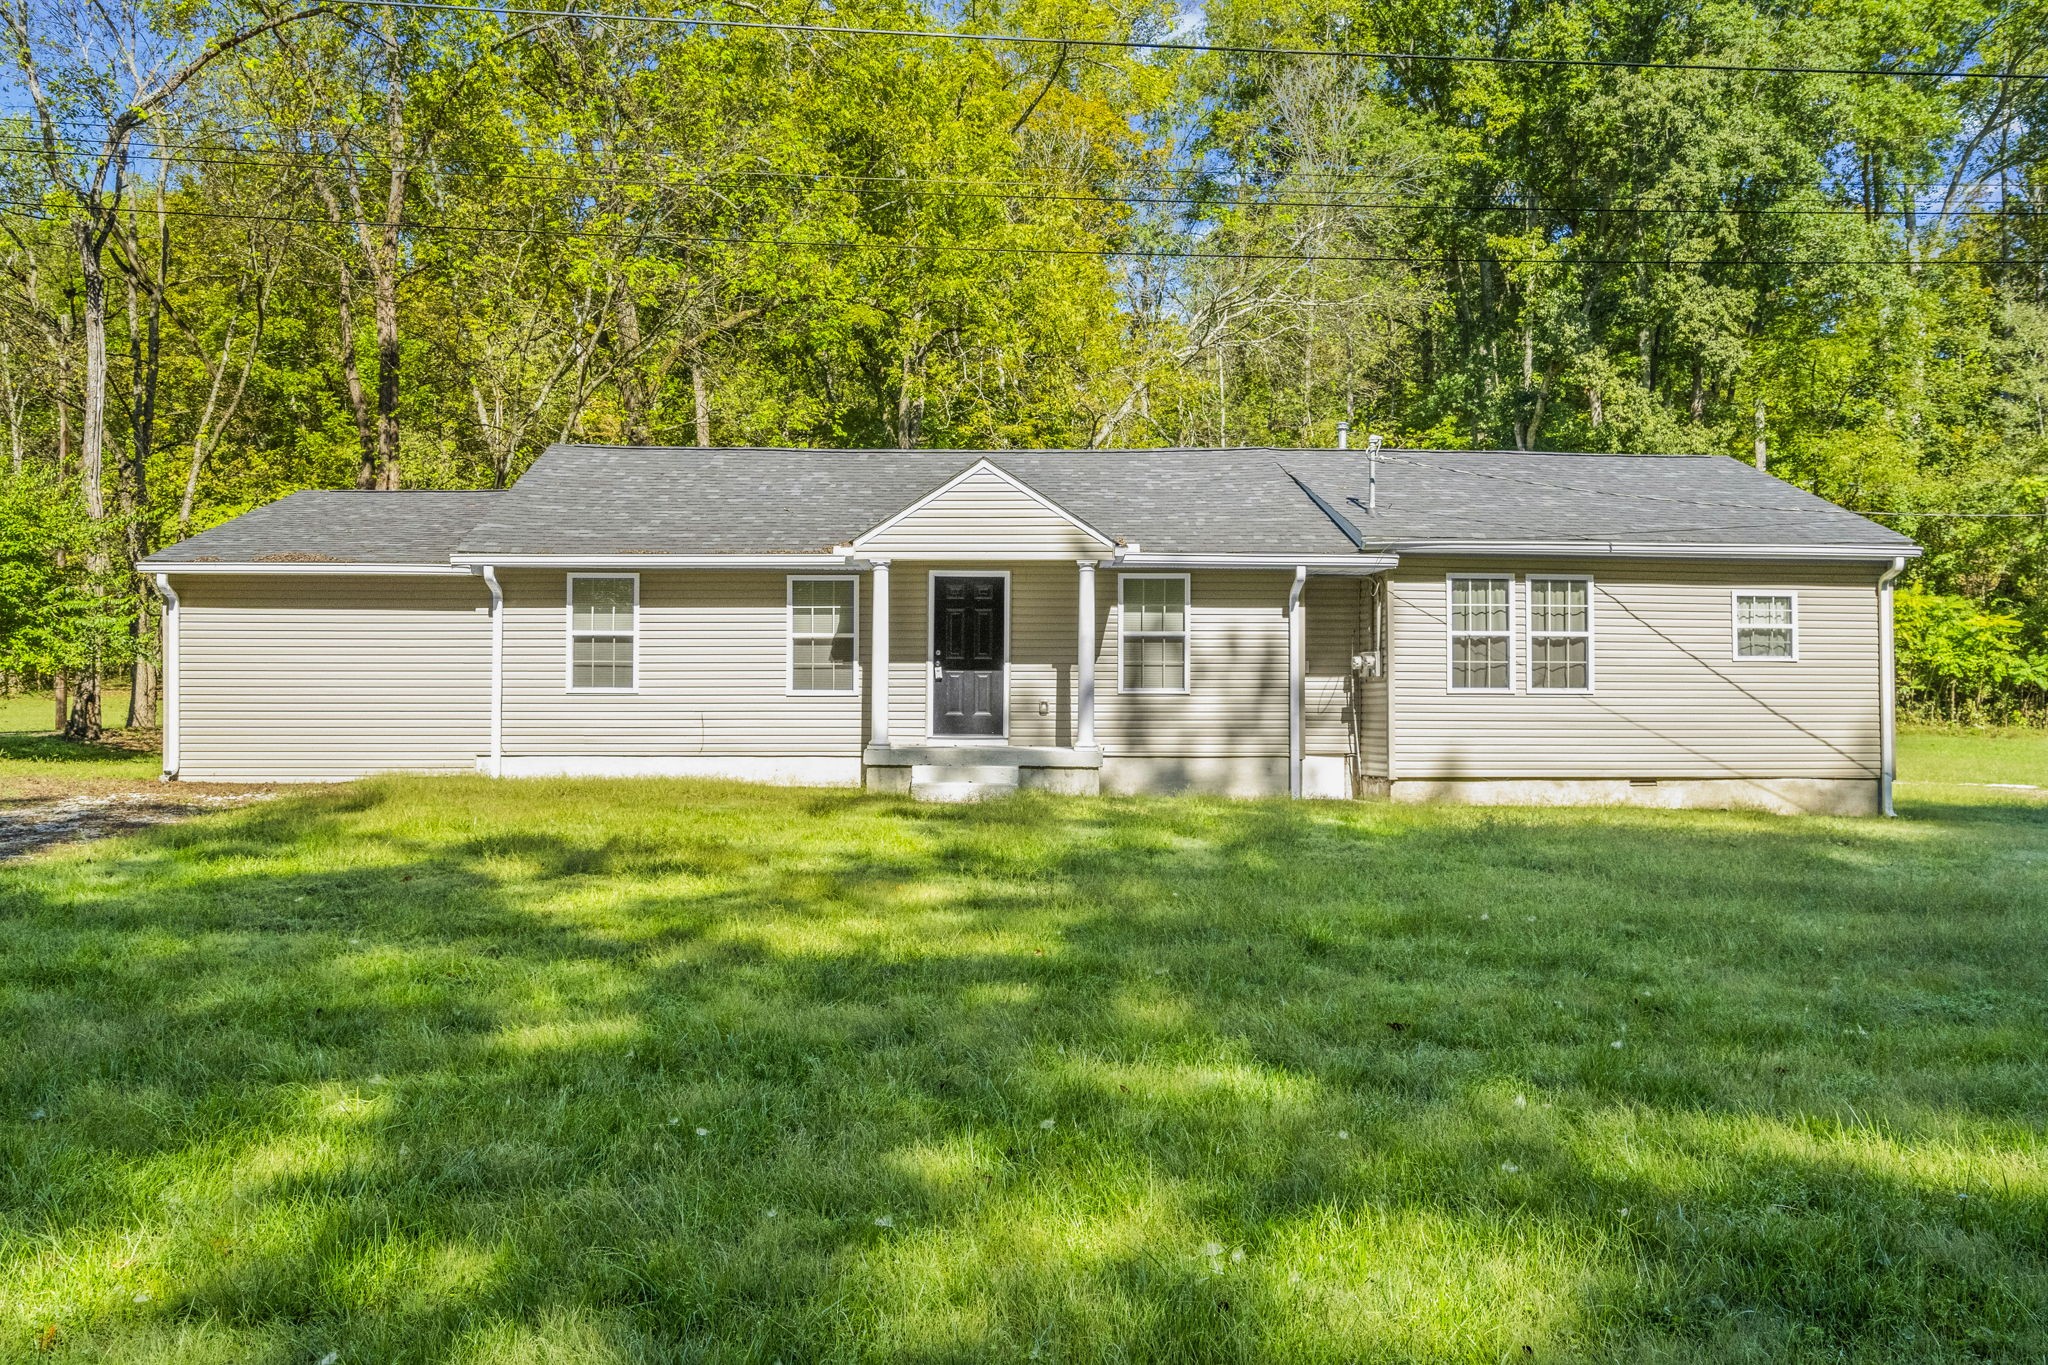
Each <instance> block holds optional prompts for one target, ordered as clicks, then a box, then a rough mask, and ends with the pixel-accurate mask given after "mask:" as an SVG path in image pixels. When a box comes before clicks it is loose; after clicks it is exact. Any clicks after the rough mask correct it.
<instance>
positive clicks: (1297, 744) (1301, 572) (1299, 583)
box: [1287, 564, 1308, 799]
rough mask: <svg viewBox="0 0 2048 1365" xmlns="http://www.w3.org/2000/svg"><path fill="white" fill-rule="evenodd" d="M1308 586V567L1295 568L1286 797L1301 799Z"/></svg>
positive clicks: (1289, 643)
mask: <svg viewBox="0 0 2048 1365" xmlns="http://www.w3.org/2000/svg"><path fill="white" fill-rule="evenodd" d="M1307 586H1308V565H1306V564H1297V565H1295V566H1294V583H1293V585H1292V586H1291V587H1289V588H1288V590H1287V794H1288V795H1289V796H1292V797H1295V798H1297V799H1298V798H1299V797H1300V796H1301V683H1302V673H1303V672H1304V671H1305V668H1306V659H1305V655H1306V654H1307V648H1306V646H1307V638H1308V633H1307V632H1306V631H1305V630H1303V629H1302V620H1301V615H1302V613H1301V592H1302V589H1303V588H1305V587H1307Z"/></svg>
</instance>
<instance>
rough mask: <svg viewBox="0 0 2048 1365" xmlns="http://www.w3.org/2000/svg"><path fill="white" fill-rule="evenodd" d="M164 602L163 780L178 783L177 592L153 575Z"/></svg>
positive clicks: (164, 576)
mask: <svg viewBox="0 0 2048 1365" xmlns="http://www.w3.org/2000/svg"><path fill="white" fill-rule="evenodd" d="M156 590H157V592H158V593H160V594H161V595H162V596H163V599H164V781H166V782H175V781H177V780H178V590H177V589H176V588H174V587H172V586H171V576H170V575H169V574H167V573H160V574H158V575H156Z"/></svg>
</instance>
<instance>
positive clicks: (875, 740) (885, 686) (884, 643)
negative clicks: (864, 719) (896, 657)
mask: <svg viewBox="0 0 2048 1365" xmlns="http://www.w3.org/2000/svg"><path fill="white" fill-rule="evenodd" d="M868 562H869V564H870V565H872V566H873V573H872V574H871V575H870V577H872V578H873V580H874V593H873V601H872V603H871V604H870V607H869V611H870V613H871V614H870V615H869V617H868V619H869V621H871V622H872V623H873V624H872V625H870V626H869V627H868V636H869V639H870V640H871V641H872V642H873V657H872V658H870V659H869V661H868V698H869V700H870V702H871V704H872V705H873V707H874V717H873V719H872V720H871V721H870V722H869V724H868V743H869V744H872V745H875V746H877V747H882V746H886V745H887V744H888V743H889V561H888V560H886V559H874V560H869V561H868Z"/></svg>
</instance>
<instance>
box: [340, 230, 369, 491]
mask: <svg viewBox="0 0 2048 1365" xmlns="http://www.w3.org/2000/svg"><path fill="white" fill-rule="evenodd" d="M338 269H339V271H340V274H339V275H338V277H337V280H338V283H337V287H336V290H335V317H336V322H337V324H338V325H339V327H340V330H341V354H340V357H339V359H340V361H341V386H342V389H343V391H344V392H345V393H347V395H348V406H349V411H350V413H352V414H353V415H354V417H355V419H356V487H357V488H362V489H370V488H375V487H376V486H377V423H376V420H375V419H374V418H373V417H372V416H371V415H370V399H369V395H368V394H366V393H364V392H363V376H362V372H361V371H360V370H358V369H357V368H356V310H355V293H356V278H355V272H354V271H353V270H351V269H349V266H348V262H347V261H343V262H341V263H340V265H339V267H338Z"/></svg>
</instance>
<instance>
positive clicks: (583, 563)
mask: <svg viewBox="0 0 2048 1365" xmlns="http://www.w3.org/2000/svg"><path fill="white" fill-rule="evenodd" d="M454 563H455V564H456V565H457V566H458V567H460V568H461V569H462V571H463V572H464V573H467V572H468V571H469V569H470V567H471V566H474V567H476V568H482V567H483V566H484V565H486V564H488V565H490V566H491V567H492V568H494V569H839V570H842V571H843V570H846V569H850V568H856V567H858V564H857V563H856V562H855V561H854V560H853V559H851V558H850V557H849V556H846V555H839V554H788V555H489V554H471V555H456V556H455V557H454Z"/></svg>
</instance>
